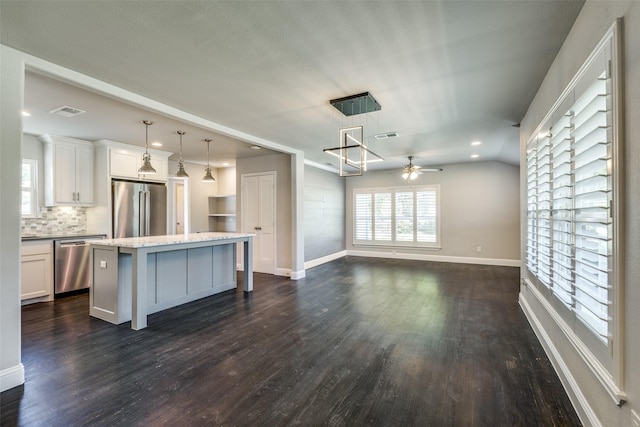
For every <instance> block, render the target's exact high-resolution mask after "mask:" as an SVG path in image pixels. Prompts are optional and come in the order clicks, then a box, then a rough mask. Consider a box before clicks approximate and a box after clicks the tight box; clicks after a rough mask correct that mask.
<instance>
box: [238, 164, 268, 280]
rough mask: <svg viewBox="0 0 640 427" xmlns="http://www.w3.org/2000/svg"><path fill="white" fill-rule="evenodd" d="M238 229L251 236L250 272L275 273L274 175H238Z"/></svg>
mask: <svg viewBox="0 0 640 427" xmlns="http://www.w3.org/2000/svg"><path fill="white" fill-rule="evenodd" d="M241 181H242V186H241V191H242V230H243V232H245V233H254V234H255V235H256V236H255V237H254V242H253V269H254V271H256V272H258V273H269V274H273V273H274V272H275V263H276V245H275V236H276V226H275V225H276V210H275V208H276V200H275V199H276V192H275V172H266V173H264V174H248V175H242V178H241Z"/></svg>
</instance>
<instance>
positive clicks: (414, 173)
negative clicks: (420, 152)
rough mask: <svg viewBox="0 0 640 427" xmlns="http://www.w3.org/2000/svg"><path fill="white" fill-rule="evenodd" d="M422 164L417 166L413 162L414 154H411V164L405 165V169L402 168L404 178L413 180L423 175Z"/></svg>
mask: <svg viewBox="0 0 640 427" xmlns="http://www.w3.org/2000/svg"><path fill="white" fill-rule="evenodd" d="M420 169H422V167H421V166H416V165H414V164H413V156H409V164H408V165H405V167H404V169H402V179H406V180H407V181H412V180H414V179H416V178H417V177H418V176H419V175H422V171H421V170H420Z"/></svg>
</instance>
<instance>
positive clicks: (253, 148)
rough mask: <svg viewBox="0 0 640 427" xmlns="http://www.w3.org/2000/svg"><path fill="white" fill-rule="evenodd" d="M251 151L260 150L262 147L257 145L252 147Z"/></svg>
mask: <svg viewBox="0 0 640 427" xmlns="http://www.w3.org/2000/svg"><path fill="white" fill-rule="evenodd" d="M249 148H251V149H252V150H260V149H261V148H262V147H258V146H257V145H252V146H251V147H249Z"/></svg>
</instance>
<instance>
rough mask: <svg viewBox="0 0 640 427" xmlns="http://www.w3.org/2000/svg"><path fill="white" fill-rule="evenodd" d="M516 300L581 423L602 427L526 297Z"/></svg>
mask: <svg viewBox="0 0 640 427" xmlns="http://www.w3.org/2000/svg"><path fill="white" fill-rule="evenodd" d="M518 302H519V303H520V308H522V311H523V312H524V314H525V316H526V318H527V320H529V324H530V325H531V328H532V329H533V332H534V333H535V334H536V336H537V337H538V340H539V341H540V343H541V344H542V347H543V348H544V350H545V353H546V354H547V357H548V358H549V360H550V361H551V364H552V365H553V367H554V369H555V371H556V373H557V374H558V377H559V378H560V381H561V382H562V385H563V386H564V388H565V390H566V391H567V395H568V396H569V399H570V400H571V403H572V404H573V406H574V407H575V408H576V412H577V413H578V416H579V417H580V421H582V424H584V425H585V426H593V427H602V425H603V424H602V423H601V422H600V420H599V419H598V417H597V415H596V413H595V411H594V410H593V408H592V407H591V405H589V402H588V401H587V398H586V397H585V395H584V393H582V390H580V387H579V386H578V383H577V382H576V380H575V378H574V376H573V374H572V373H571V370H570V369H569V367H568V366H567V364H566V363H565V362H564V360H563V359H562V356H561V355H560V352H559V351H558V349H557V348H556V346H555V344H554V343H553V341H552V340H551V338H550V337H549V335H548V334H547V332H546V331H545V329H544V327H543V326H542V323H541V322H540V320H539V319H538V317H537V316H536V313H535V312H534V311H533V310H532V309H531V306H530V305H529V303H528V302H527V299H526V298H524V297H523V296H522V293H521V294H520V296H519V297H518Z"/></svg>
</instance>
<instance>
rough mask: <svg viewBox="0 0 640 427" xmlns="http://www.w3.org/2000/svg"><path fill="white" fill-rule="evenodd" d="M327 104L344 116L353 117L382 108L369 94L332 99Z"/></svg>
mask: <svg viewBox="0 0 640 427" xmlns="http://www.w3.org/2000/svg"><path fill="white" fill-rule="evenodd" d="M329 103H330V104H331V105H333V106H334V107H335V108H336V109H337V110H338V111H340V112H341V113H342V114H344V115H345V116H355V115H357V114H364V113H370V112H372V111H379V110H381V109H382V106H381V105H380V104H379V103H378V101H376V100H375V98H374V97H373V95H371V94H370V93H369V92H364V93H359V94H357V95H349V96H345V97H344V98H337V99H332V100H331V101H329Z"/></svg>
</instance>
